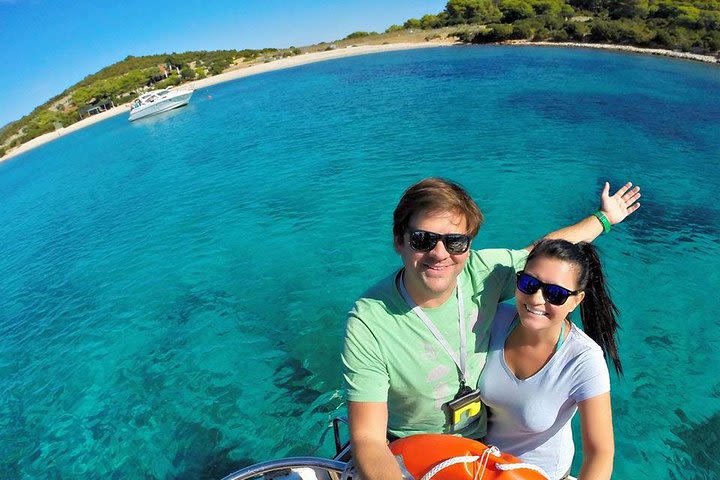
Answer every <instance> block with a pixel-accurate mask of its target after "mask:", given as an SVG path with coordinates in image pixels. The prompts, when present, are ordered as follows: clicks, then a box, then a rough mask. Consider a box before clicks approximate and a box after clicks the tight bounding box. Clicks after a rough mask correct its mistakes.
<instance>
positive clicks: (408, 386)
mask: <svg viewBox="0 0 720 480" xmlns="http://www.w3.org/2000/svg"><path fill="white" fill-rule="evenodd" d="M527 255H528V251H527V250H502V249H491V250H476V251H472V252H471V253H470V256H469V258H468V260H467V263H466V264H465V268H464V269H463V271H462V272H461V273H460V277H459V280H460V282H459V283H460V285H461V288H462V292H460V293H461V294H462V295H463V299H464V304H465V316H466V320H465V324H466V328H467V337H466V338H467V352H468V358H467V370H468V382H467V384H468V386H469V387H471V388H475V387H476V385H477V382H478V379H479V377H480V372H481V371H482V368H483V366H484V365H485V357H486V355H487V349H488V342H489V339H490V325H491V322H492V319H493V317H494V316H495V311H496V310H497V305H498V303H499V302H502V301H504V300H507V299H509V298H511V297H513V295H514V292H515V273H516V272H517V271H518V270H521V269H522V268H523V266H524V265H525V260H526V258H527ZM397 274H398V272H395V273H394V274H392V275H391V276H389V277H387V278H385V279H383V280H382V281H381V282H380V283H378V284H377V285H375V286H374V287H373V288H372V289H370V290H369V291H368V292H367V293H365V295H364V296H363V297H362V298H361V299H360V300H358V301H357V302H356V303H355V306H354V307H353V309H352V310H351V311H350V316H349V318H348V322H347V329H346V332H345V348H344V349H343V353H342V361H343V366H344V377H345V384H346V388H347V399H348V400H350V401H353V402H387V404H388V431H389V432H390V433H391V434H393V435H396V436H398V437H404V436H407V435H412V434H417V433H448V432H449V428H448V423H447V421H446V418H445V412H444V411H443V410H442V405H443V404H444V403H445V402H447V401H449V400H452V399H453V397H454V396H455V394H456V393H457V392H458V389H459V386H460V378H459V375H458V369H457V367H456V366H455V363H454V362H453V360H452V358H451V357H450V355H449V354H448V353H447V352H446V351H445V349H444V348H443V347H442V345H441V344H440V342H438V341H437V339H435V337H434V336H433V334H432V333H431V332H430V330H429V329H428V328H427V327H426V326H425V324H424V323H423V322H422V320H420V318H418V316H417V315H416V314H415V313H413V312H412V311H411V309H410V307H409V306H408V305H407V303H405V301H404V300H403V298H402V296H401V295H400V293H399V292H398V290H397V286H396V283H395V278H396V276H397ZM423 311H424V312H425V313H426V314H427V315H428V317H429V318H430V320H431V321H432V323H433V324H434V325H435V326H436V327H437V329H438V330H439V331H440V333H441V334H442V335H443V337H445V339H446V340H447V342H448V343H449V344H450V346H451V348H452V349H453V350H454V351H455V352H456V354H457V353H458V352H459V351H460V348H459V346H460V345H459V344H460V331H459V321H458V310H457V297H456V295H451V296H450V298H449V299H448V300H447V301H446V302H445V303H443V304H442V305H440V306H439V307H436V308H424V309H423ZM485 430H486V416H485V412H484V408H483V413H482V415H481V418H480V419H479V421H478V422H476V424H475V425H474V426H470V427H469V428H467V429H466V430H464V431H463V435H464V436H466V437H470V438H480V437H482V436H484V435H485Z"/></svg>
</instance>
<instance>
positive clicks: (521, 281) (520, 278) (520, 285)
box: [517, 272, 582, 306]
mask: <svg viewBox="0 0 720 480" xmlns="http://www.w3.org/2000/svg"><path fill="white" fill-rule="evenodd" d="M517 289H518V290H520V291H521V292H522V293H525V294H527V295H534V294H535V292H537V291H538V290H542V294H543V298H545V300H546V301H547V302H548V303H550V304H552V305H558V306H559V305H563V304H564V303H565V302H567V299H568V298H570V296H571V295H577V294H578V293H580V292H581V291H582V290H575V291H572V290H568V289H567V288H565V287H561V286H560V285H553V284H552V283H543V282H541V281H540V280H538V279H537V278H535V277H533V276H532V275H529V274H527V273H525V272H518V273H517Z"/></svg>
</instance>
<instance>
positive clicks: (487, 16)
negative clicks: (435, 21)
mask: <svg viewBox="0 0 720 480" xmlns="http://www.w3.org/2000/svg"><path fill="white" fill-rule="evenodd" d="M445 12H446V13H447V23H448V24H449V25H457V24H460V23H489V22H497V21H499V20H500V17H501V14H500V10H499V9H498V7H497V5H495V3H494V2H493V1H492V0H450V1H449V2H448V3H447V5H446V6H445Z"/></svg>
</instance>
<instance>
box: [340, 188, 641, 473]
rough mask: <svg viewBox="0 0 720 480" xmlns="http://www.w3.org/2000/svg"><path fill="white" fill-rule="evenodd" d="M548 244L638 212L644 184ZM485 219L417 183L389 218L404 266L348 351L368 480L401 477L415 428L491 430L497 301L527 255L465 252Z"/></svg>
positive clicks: (447, 194)
mask: <svg viewBox="0 0 720 480" xmlns="http://www.w3.org/2000/svg"><path fill="white" fill-rule="evenodd" d="M631 187H632V184H630V183H628V184H626V185H625V186H623V187H622V188H621V189H620V190H619V191H618V192H617V193H615V195H613V196H610V195H609V189H610V186H609V184H607V183H606V184H605V187H604V189H603V192H602V196H601V209H600V211H599V212H597V213H596V214H594V215H592V216H589V217H587V218H585V219H583V220H581V221H580V222H578V223H577V224H575V225H572V226H570V227H566V228H563V229H561V230H557V231H555V232H552V233H550V234H548V235H547V236H546V238H564V239H566V240H569V241H572V242H579V241H592V240H594V239H595V238H596V237H597V236H598V235H600V234H601V233H602V232H603V231H609V229H610V226H611V225H613V224H616V223H619V222H621V221H622V220H623V219H624V218H625V217H626V216H627V215H629V214H630V213H632V212H634V211H635V210H637V208H639V206H640V204H639V203H637V200H638V198H639V197H640V193H639V188H638V187H635V188H631ZM482 220H483V216H482V213H481V212H480V209H479V208H478V206H477V205H476V204H475V202H474V201H473V200H472V198H470V196H469V194H468V193H467V192H466V191H465V190H464V189H463V188H462V187H460V186H459V185H457V184H455V183H453V182H450V181H448V180H443V179H439V178H428V179H425V180H423V181H421V182H419V183H417V184H415V185H413V186H411V187H410V188H409V189H408V190H407V191H406V192H405V194H404V195H403V197H402V198H401V199H400V202H399V203H398V206H397V208H396V209H395V212H394V214H393V236H394V245H395V250H396V251H397V253H398V254H399V255H400V257H401V258H402V261H403V268H402V269H401V270H400V271H398V272H395V273H393V274H392V275H391V276H389V277H387V278H385V279H384V280H382V281H381V282H379V283H378V284H377V285H375V286H374V287H373V288H371V289H370V290H369V291H368V292H367V293H366V294H365V295H364V296H363V298H361V299H360V300H358V301H357V302H356V304H355V306H354V308H353V310H352V311H351V312H350V316H349V319H348V324H347V330H346V335H345V348H344V350H343V354H342V360H343V365H344V369H345V373H344V376H345V382H346V386H347V394H348V413H349V419H350V441H351V445H352V451H353V458H354V461H355V463H356V465H357V467H358V469H359V471H360V474H361V476H362V478H364V479H366V480H375V479H385V478H388V479H399V478H401V473H400V469H399V467H398V465H397V463H396V461H395V459H394V458H393V456H392V454H391V453H390V450H389V449H388V447H387V441H386V439H387V438H388V437H390V438H394V437H402V436H406V435H411V434H416V433H443V432H444V433H455V434H460V435H463V436H465V437H469V438H476V439H477V438H481V437H482V436H484V435H485V427H486V425H485V424H486V417H485V409H484V408H481V406H480V403H479V396H478V394H477V391H475V390H474V389H475V388H476V385H477V381H478V378H479V375H480V371H481V370H482V367H483V366H484V364H485V356H486V353H487V346H488V340H489V332H490V323H491V321H492V318H493V316H494V314H495V311H496V309H497V304H498V303H499V302H501V301H504V300H507V299H509V298H511V297H512V296H513V294H514V291H515V273H516V272H517V271H518V270H521V269H522V267H523V266H524V264H525V259H526V257H527V254H528V253H529V250H530V249H531V248H532V246H529V247H526V248H525V249H523V250H504V249H493V250H477V251H471V250H470V249H469V247H470V243H471V241H472V238H474V237H475V235H476V234H477V232H478V230H479V228H480V225H481V223H482Z"/></svg>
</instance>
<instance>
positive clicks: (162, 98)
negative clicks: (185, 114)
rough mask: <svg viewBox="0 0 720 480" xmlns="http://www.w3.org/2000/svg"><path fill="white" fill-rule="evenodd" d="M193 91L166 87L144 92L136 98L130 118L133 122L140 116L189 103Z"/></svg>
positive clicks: (131, 108)
mask: <svg viewBox="0 0 720 480" xmlns="http://www.w3.org/2000/svg"><path fill="white" fill-rule="evenodd" d="M193 92H194V90H186V89H177V90H175V89H170V88H165V89H162V90H153V91H152V92H147V93H143V94H142V95H140V96H139V97H138V98H136V99H135V101H134V102H133V104H132V107H130V117H129V120H130V121H131V122H132V121H133V120H137V119H138V118H143V117H147V116H149V115H155V114H156V113H162V112H167V111H168V110H172V109H173V108H177V107H182V106H183V105H187V103H188V102H189V101H190V97H192V94H193Z"/></svg>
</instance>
